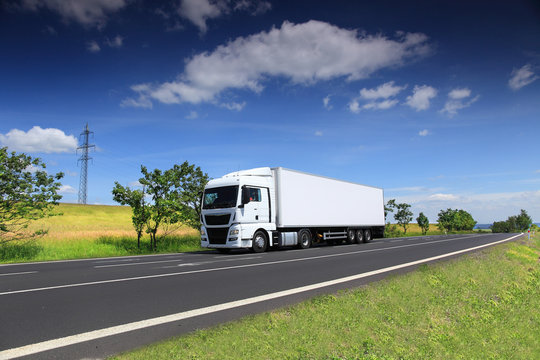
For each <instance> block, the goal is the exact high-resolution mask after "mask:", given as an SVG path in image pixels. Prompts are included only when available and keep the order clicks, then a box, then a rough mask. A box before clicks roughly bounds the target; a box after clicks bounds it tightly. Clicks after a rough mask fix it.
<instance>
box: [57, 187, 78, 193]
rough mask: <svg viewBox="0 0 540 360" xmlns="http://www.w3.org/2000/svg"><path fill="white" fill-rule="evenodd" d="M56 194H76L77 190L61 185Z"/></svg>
mask: <svg viewBox="0 0 540 360" xmlns="http://www.w3.org/2000/svg"><path fill="white" fill-rule="evenodd" d="M58 193H59V194H61V195H63V194H76V193H77V190H76V189H75V188H74V187H73V186H71V185H62V186H60V189H58Z"/></svg>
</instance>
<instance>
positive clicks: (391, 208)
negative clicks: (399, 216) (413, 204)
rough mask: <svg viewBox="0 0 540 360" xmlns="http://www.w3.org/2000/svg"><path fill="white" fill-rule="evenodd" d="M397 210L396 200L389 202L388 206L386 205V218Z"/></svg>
mask: <svg viewBox="0 0 540 360" xmlns="http://www.w3.org/2000/svg"><path fill="white" fill-rule="evenodd" d="M395 208H396V199H391V200H388V202H387V203H386V205H384V218H385V219H386V218H387V217H388V213H393V212H394V209H395Z"/></svg>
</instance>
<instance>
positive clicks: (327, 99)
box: [322, 95, 333, 110]
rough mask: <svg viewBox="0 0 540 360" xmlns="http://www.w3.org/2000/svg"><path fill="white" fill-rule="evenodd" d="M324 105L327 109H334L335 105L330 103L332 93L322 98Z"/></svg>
mask: <svg viewBox="0 0 540 360" xmlns="http://www.w3.org/2000/svg"><path fill="white" fill-rule="evenodd" d="M322 102H323V106H324V108H325V109H326V110H332V108H333V106H332V105H330V95H327V96H326V97H324V98H323V99H322Z"/></svg>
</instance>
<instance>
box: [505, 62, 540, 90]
mask: <svg viewBox="0 0 540 360" xmlns="http://www.w3.org/2000/svg"><path fill="white" fill-rule="evenodd" d="M539 78H540V76H538V75H536V74H535V73H534V72H533V70H532V66H531V64H527V65H524V66H522V67H521V68H519V69H514V70H513V71H512V74H511V78H510V80H508V86H509V87H510V89H512V90H514V91H516V90H519V89H521V88H522V87H524V86H527V85H529V84H530V83H532V82H533V81H536V80H538V79H539Z"/></svg>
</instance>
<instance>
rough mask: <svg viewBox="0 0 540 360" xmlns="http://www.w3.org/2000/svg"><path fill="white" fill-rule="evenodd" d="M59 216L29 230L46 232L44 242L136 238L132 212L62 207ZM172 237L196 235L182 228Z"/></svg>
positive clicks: (107, 207) (119, 208) (124, 208)
mask: <svg viewBox="0 0 540 360" xmlns="http://www.w3.org/2000/svg"><path fill="white" fill-rule="evenodd" d="M55 213H61V214H62V215H60V216H52V217H49V218H45V219H41V220H39V221H36V222H34V223H32V224H31V226H30V229H31V230H32V229H39V228H43V229H45V230H48V233H47V234H46V235H45V236H43V237H42V238H40V241H42V242H61V241H70V240H82V239H85V240H95V239H98V238H100V237H103V236H107V237H108V236H113V237H136V233H135V230H134V229H133V225H132V224H131V208H130V207H128V206H111V205H79V204H63V203H62V204H60V205H58V207H56V209H55ZM169 230H170V231H169V232H170V233H171V235H197V234H198V233H197V231H196V230H194V229H191V228H188V227H184V226H179V227H177V228H175V229H169Z"/></svg>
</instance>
